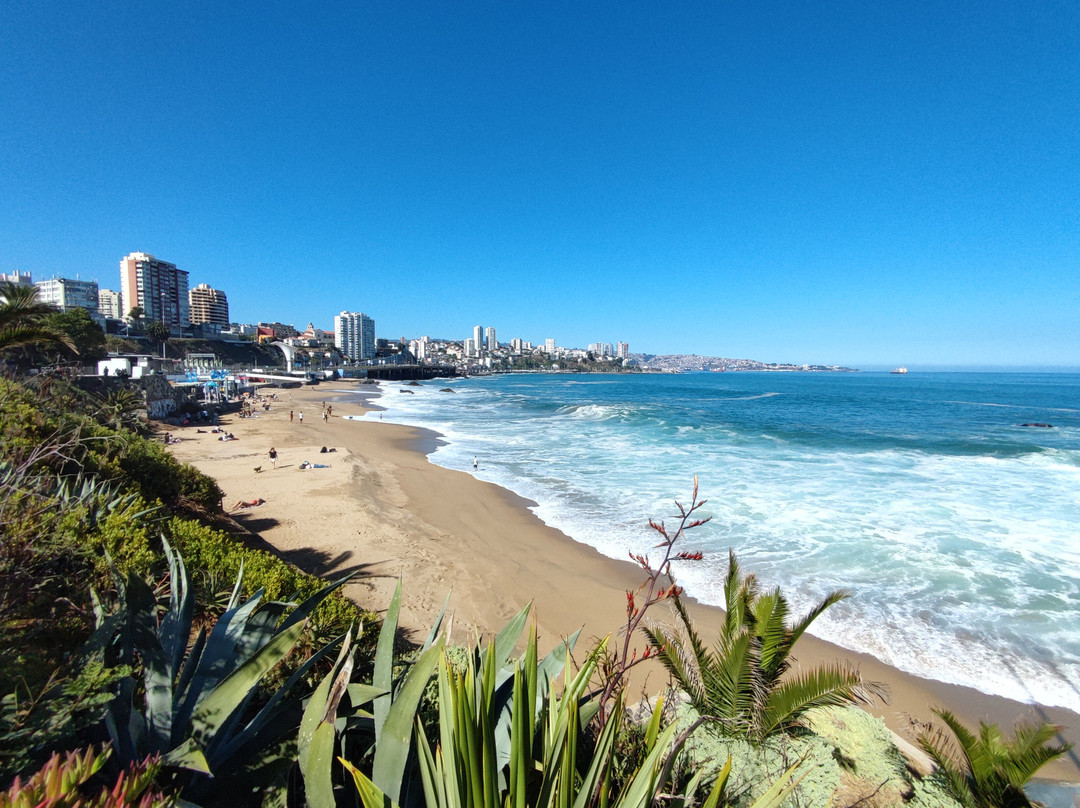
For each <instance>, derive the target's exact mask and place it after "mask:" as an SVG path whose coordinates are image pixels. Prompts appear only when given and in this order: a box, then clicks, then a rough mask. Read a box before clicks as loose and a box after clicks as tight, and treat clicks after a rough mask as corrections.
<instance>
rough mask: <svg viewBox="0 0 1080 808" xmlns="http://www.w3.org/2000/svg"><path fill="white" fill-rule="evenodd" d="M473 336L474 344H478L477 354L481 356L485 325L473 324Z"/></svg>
mask: <svg viewBox="0 0 1080 808" xmlns="http://www.w3.org/2000/svg"><path fill="white" fill-rule="evenodd" d="M472 338H473V344H474V345H475V346H476V355H477V356H479V355H480V351H481V350H483V348H484V327H483V326H482V325H474V326H473V330H472ZM471 355H472V354H470V356H471Z"/></svg>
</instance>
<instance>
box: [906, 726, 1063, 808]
mask: <svg viewBox="0 0 1080 808" xmlns="http://www.w3.org/2000/svg"><path fill="white" fill-rule="evenodd" d="M934 712H935V713H936V714H937V716H938V717H939V718H940V719H941V720H942V721H944V722H945V725H946V726H947V727H948V729H949V731H950V732H951V733H952V739H951V740H950V738H949V737H948V735H947V734H946V733H945V732H944V731H943V730H941V729H937V730H934V731H927V732H924V733H923V734H922V735H921V736H920V737H919V745H920V746H921V747H922V748H923V750H924V751H925V752H926V753H927V754H928V755H930V757H931V758H932V759H933V761H934V763H936V764H937V766H938V769H939V770H940V771H941V773H942V774H943V775H944V777H945V780H946V782H947V784H948V787H949V791H950V792H951V793H952V795H953V797H955V798H956V800H957V801H958V802H959V803H960V804H961V805H963V806H964V807H965V808H1022V806H1030V805H1031V804H1032V803H1031V801H1030V800H1029V799H1028V796H1027V794H1025V793H1024V785H1025V784H1026V783H1027V782H1028V781H1029V780H1030V779H1031V778H1032V777H1034V776H1035V772H1037V771H1038V770H1039V769H1041V768H1042V767H1043V766H1044V765H1046V764H1047V763H1049V762H1050V761H1051V760H1056V759H1057V758H1059V757H1061V756H1062V755H1064V754H1065V753H1066V752H1068V751H1069V750H1070V749H1072V744H1069V743H1062V744H1051V743H1050V741H1051V739H1053V738H1054V736H1055V735H1057V733H1058V732H1059V731H1060V729H1061V728H1060V727H1056V726H1054V725H1052V724H1047V723H1042V724H1037V725H1033V724H1018V725H1017V727H1016V733H1015V736H1014V737H1013V738H1012V739H1009V738H1006V737H1005V736H1004V735H1003V734H1002V732H1001V730H1000V729H999V728H998V726H997V724H985V723H983V722H981V721H980V722H979V734H978V736H975V735H974V734H973V733H972V732H971V731H970V730H968V728H967V727H965V726H964V725H963V724H962V723H960V721H959V719H957V717H956V716H955V715H953V714H952V713H950V712H949V711H948V710H940V709H938V710H934Z"/></svg>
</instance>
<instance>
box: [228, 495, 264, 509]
mask: <svg viewBox="0 0 1080 808" xmlns="http://www.w3.org/2000/svg"><path fill="white" fill-rule="evenodd" d="M264 502H266V500H265V499H263V498H262V497H256V498H255V499H241V500H240V501H238V502H237V503H236V504H235V505H233V506H232V509H233V510H234V511H238V510H240V509H241V508H257V507H258V506H259V505H262V504H263V503H264Z"/></svg>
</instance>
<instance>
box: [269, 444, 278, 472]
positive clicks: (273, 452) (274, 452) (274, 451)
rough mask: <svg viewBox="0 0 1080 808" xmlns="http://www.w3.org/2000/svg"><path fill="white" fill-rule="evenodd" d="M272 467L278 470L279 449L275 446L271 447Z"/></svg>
mask: <svg viewBox="0 0 1080 808" xmlns="http://www.w3.org/2000/svg"><path fill="white" fill-rule="evenodd" d="M270 465H271V466H272V467H273V468H277V449H275V448H274V447H273V446H271V447H270Z"/></svg>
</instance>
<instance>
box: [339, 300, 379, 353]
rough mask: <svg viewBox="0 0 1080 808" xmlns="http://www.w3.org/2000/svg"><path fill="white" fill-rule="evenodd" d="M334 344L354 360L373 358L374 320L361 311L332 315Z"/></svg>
mask: <svg viewBox="0 0 1080 808" xmlns="http://www.w3.org/2000/svg"><path fill="white" fill-rule="evenodd" d="M334 344H335V345H336V346H337V347H338V350H339V351H341V352H342V353H343V354H344V355H345V356H347V357H348V358H349V359H351V360H352V361H354V362H360V361H363V360H366V359H374V358H375V321H374V320H373V319H371V318H370V317H368V316H367V315H366V314H364V313H363V312H351V311H343V312H341V314H338V315H336V316H335V317H334Z"/></svg>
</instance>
